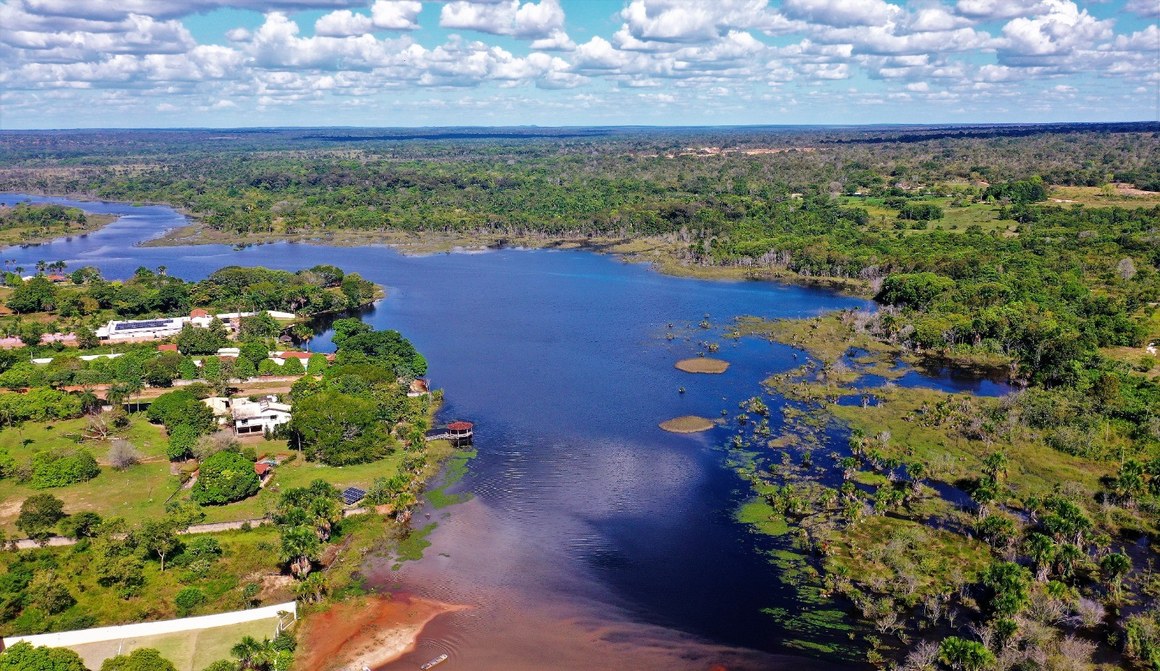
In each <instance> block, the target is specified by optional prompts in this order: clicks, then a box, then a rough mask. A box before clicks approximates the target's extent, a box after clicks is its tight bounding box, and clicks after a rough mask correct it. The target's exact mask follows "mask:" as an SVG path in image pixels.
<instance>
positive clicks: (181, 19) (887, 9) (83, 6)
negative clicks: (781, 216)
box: [0, 0, 1160, 129]
mask: <svg viewBox="0 0 1160 671" xmlns="http://www.w3.org/2000/svg"><path fill="white" fill-rule="evenodd" d="M0 2H2V3H3V4H0V128H7V129H15V128H74V127H174V126H284V125H294V126H309V125H317V126H322V125H360V126H361V125H369V126H429V125H523V124H538V125H607V124H661V125H674V124H676V125H684V124H755V123H761V124H799V123H837V124H847V123H850V124H853V123H880V122H895V123H903V122H905V123H926V122H938V123H942V122H976V121H1060V120H1062V121H1103V120H1156V119H1157V118H1160V28H1158V27H1157V23H1158V19H1160V0H1103V1H1095V0H1093V1H1091V2H1074V1H1072V0H914V1H910V2H887V1H885V0H453V1H443V2H434V1H426V2H419V1H418V0H0Z"/></svg>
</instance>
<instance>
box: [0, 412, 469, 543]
mask: <svg viewBox="0 0 1160 671" xmlns="http://www.w3.org/2000/svg"><path fill="white" fill-rule="evenodd" d="M85 422H86V420H84V419H76V420H68V421H63V422H56V423H54V424H34V423H28V424H26V425H24V426H23V427H20V428H12V429H6V430H4V431H3V432H0V448H5V449H7V450H8V453H9V454H10V455H11V456H12V457H13V458H14V459H15V460H16V462H17V463H22V462H27V461H28V460H29V459H31V458H32V455H33V454H34V453H35V452H36V451H39V450H44V449H53V448H59V447H72V448H76V447H82V448H84V449H88V450H90V451H92V453H93V456H95V457H96V458H97V461H98V462H101V463H102V468H101V474H100V475H98V476H97V477H96V478H93V479H92V480H89V481H88V482H83V483H79V484H75V485H71V486H68V487H61V488H57V489H49V490H36V489H32V488H31V487H29V486H27V485H24V484H21V483H19V482H17V481H16V480H15V479H13V478H7V479H4V480H0V529H2V530H3V531H4V532H5V533H7V534H9V536H21V535H22V534H20V533H19V532H18V531H17V530H16V527H15V522H16V517H17V515H18V514H19V512H20V504H21V503H22V502H23V501H24V499H26V498H27V497H29V496H31V495H32V494H37V493H40V492H41V491H47V492H49V493H51V494H52V495H53V496H56V497H57V498H59V499H61V500H62V501H64V504H65V505H64V508H65V512H66V513H70V514H71V513H75V512H80V511H84V510H91V511H93V512H96V513H98V514H100V515H101V516H102V517H124V518H125V519H127V520H128V521H130V522H136V521H138V520H143V519H155V518H160V517H162V516H164V515H165V504H166V501H167V500H169V499H170V496H171V495H174V493H175V492H178V493H177V494H176V495H175V496H173V498H174V499H175V500H182V499H185V498H187V497H188V490H185V491H180V492H179V491H178V490H179V487H180V484H181V483H180V479H179V478H178V477H177V476H176V475H172V474H171V472H170V464H169V462H168V461H167V460H166V459H165V446H166V444H167V438H166V437H165V431H164V429H162V428H161V427H159V426H154V425H152V424H149V423H148V422H147V421H145V419H144V416H143V415H141V414H134V415H132V416H131V422H130V425H129V427H128V428H126V429H125V430H124V431H122V432H121V435H122V437H124V438H125V439H127V440H128V441H129V442H131V443H133V445H134V446H135V447H136V448H137V449H138V451H140V452H141V453H142V456H143V458H144V461H143V463H140V464H137V465H135V466H130V467H129V468H127V469H125V470H124V471H116V470H114V469H112V468H110V467H108V466H107V465H105V455H106V454H107V452H108V449H109V447H108V443H106V442H103V441H100V442H98V441H91V442H89V441H86V442H84V443H81V444H78V443H77V442H76V441H75V440H74V439H73V438H72V437H71V436H76V435H78V434H79V433H80V432H81V431H82V430H83V429H84V427H85ZM440 442H441V441H436V442H435V443H430V444H428V446H427V447H428V455H429V460H430V461H432V462H435V461H438V460H440V459H442V458H443V457H444V456H446V455H447V454H449V453H450V452H451V451H452V449H451V447H450V445H443V444H439V443H440ZM242 445H243V447H252V448H254V450H255V451H256V452H257V454H258V456H259V457H260V456H262V455H275V454H280V455H285V456H289V455H291V454H293V450H291V449H289V448H288V447H287V445H286V441H285V440H264V439H261V438H257V439H246V440H244V441H242ZM402 460H403V453H402V451H401V450H400V451H396V452H394V453H393V454H391V455H389V456H387V457H386V458H384V459H381V460H379V461H375V462H372V463H369V464H357V465H353V466H326V465H324V464H319V463H315V462H307V461H306V460H304V459H301V458H299V459H294V460H293V461H290V462H289V463H283V464H282V465H281V466H279V467H277V468H276V469H275V471H274V477H273V479H272V480H271V481H270V483H269V484H268V485H267V486H266V488H265V489H263V490H261V491H260V492H258V494H257V495H255V496H252V497H250V498H248V499H246V500H244V501H238V502H237V503H232V504H230V505H226V506H207V507H205V508H203V509H202V510H203V511H204V512H205V514H206V519H205V522H207V523H212V522H233V521H238V520H247V519H254V518H259V517H263V516H265V515H266V513H267V512H269V511H270V510H272V509H273V507H274V505H275V504H276V503H277V500H278V497H279V496H280V495H281V492H282V491H283V490H285V489H288V488H292V487H304V486H306V485H308V484H310V483H311V482H313V481H314V480H316V479H322V480H325V481H326V482H329V483H331V484H333V485H335V486H337V487H339V488H346V487H350V486H355V487H359V488H362V489H364V490H365V489H367V488H369V487H370V485H371V483H372V482H374V481H375V479H376V478H389V477H391V476H392V475H394V474H395V473H397V472H398V469H399V466H400V464H401V463H402Z"/></svg>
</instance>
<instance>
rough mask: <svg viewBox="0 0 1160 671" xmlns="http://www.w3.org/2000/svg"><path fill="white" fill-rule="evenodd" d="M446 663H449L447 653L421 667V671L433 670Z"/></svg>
mask: <svg viewBox="0 0 1160 671" xmlns="http://www.w3.org/2000/svg"><path fill="white" fill-rule="evenodd" d="M446 661H447V653H443V654H442V655H439V656H438V657H436V658H435V659H433V660H431V661H429V662H427V663H426V664H424V665H423V666H420V667H419V671H428V669H433V668H435V667H436V666H439V665H440V664H442V663H443V662H446Z"/></svg>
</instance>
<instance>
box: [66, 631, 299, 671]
mask: <svg viewBox="0 0 1160 671" xmlns="http://www.w3.org/2000/svg"><path fill="white" fill-rule="evenodd" d="M277 624H278V620H277V618H271V619H268V620H255V621H254V622H245V623H242V624H235V625H230V626H228V627H214V628H212V629H199V630H197V631H188V632H182V633H179V634H165V635H161V636H144V637H141V638H127V639H121V640H116V641H102V642H100V643H90V644H87V645H78V646H73V648H72V649H73V650H75V651H76V652H77V654H79V655H80V656H81V658H82V659H84V660H85V666H87V667H89V668H90V669H99V668H101V662H103V661H104V660H106V659H108V658H109V657H114V656H116V655H118V654H121V655H127V654H129V653H130V652H132V651H134V650H136V649H138V648H154V649H156V650H158V651H159V652H160V653H161V656H162V657H164V658H166V659H168V660H169V661H171V662H173V664H174V666H176V667H177V669H178V671H201V669H204V668H205V667H207V666H209V665H210V664H212V663H213V662H215V661H217V660H219V659H230V648H232V647H233V646H234V645H235V644H237V643H238V641H240V640H241V639H242V637H244V636H253V637H254V638H256V639H258V640H262V639H263V638H271V637H273V635H274V628H275V627H276V626H277Z"/></svg>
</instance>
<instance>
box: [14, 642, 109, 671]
mask: <svg viewBox="0 0 1160 671" xmlns="http://www.w3.org/2000/svg"><path fill="white" fill-rule="evenodd" d="M0 671H88V669H86V668H85V663H84V662H83V661H82V660H81V657H80V655H78V654H77V653H75V652H73V651H72V650H69V649H68V648H36V647H33V646H32V644H30V643H25V642H23V641H22V642H20V643H17V644H15V645H13V646H12V647H10V648H8V649H7V650H5V651H4V652H0Z"/></svg>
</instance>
